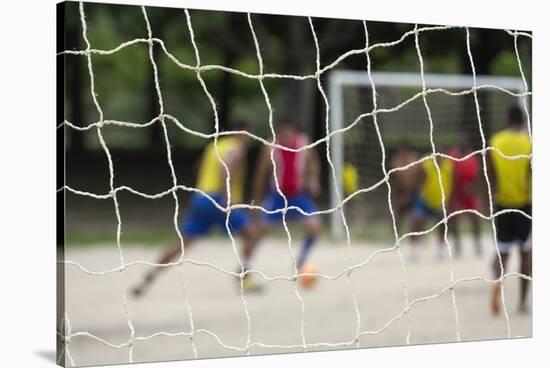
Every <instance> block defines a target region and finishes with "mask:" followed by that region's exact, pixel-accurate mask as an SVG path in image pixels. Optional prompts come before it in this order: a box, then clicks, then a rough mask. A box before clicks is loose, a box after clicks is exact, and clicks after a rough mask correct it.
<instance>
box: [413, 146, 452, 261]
mask: <svg viewBox="0 0 550 368" xmlns="http://www.w3.org/2000/svg"><path fill="white" fill-rule="evenodd" d="M437 163H438V166H439V170H440V172H441V184H442V186H443V192H442V191H441V184H440V182H439V175H438V173H437V169H436V166H435V163H434V160H433V159H430V160H426V161H424V162H423V163H422V171H421V173H420V183H421V184H420V189H419V191H418V193H417V195H416V198H415V200H414V203H413V210H412V231H413V232H419V231H422V230H423V227H424V224H425V223H426V221H427V220H429V219H430V218H433V219H436V220H438V221H439V220H441V219H442V218H443V209H442V203H443V196H444V198H445V206H447V204H448V203H449V199H450V198H451V194H452V190H453V167H454V165H453V161H452V160H449V159H447V158H442V157H440V156H438V157H437ZM444 230H445V229H444V227H443V226H439V229H438V232H439V244H438V248H437V256H438V258H440V259H441V258H443V256H444V254H445V248H444V243H443V235H444ZM417 241H418V237H412V238H411V242H412V244H411V245H412V247H411V254H410V256H411V258H412V260H415V259H416V257H417V255H416V252H417V249H416V247H417Z"/></svg>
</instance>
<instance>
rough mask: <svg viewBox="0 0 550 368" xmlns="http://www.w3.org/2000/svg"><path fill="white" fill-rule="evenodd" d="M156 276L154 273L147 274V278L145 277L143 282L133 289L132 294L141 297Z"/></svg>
mask: <svg viewBox="0 0 550 368" xmlns="http://www.w3.org/2000/svg"><path fill="white" fill-rule="evenodd" d="M154 278H155V277H154V275H153V273H148V274H147V275H146V276H145V279H143V282H142V283H141V284H139V285H138V286H136V287H134V288H133V289H132V296H133V297H134V298H139V297H141V296H143V294H145V291H146V290H147V288H148V286H149V285H151V283H152V282H153V279H154Z"/></svg>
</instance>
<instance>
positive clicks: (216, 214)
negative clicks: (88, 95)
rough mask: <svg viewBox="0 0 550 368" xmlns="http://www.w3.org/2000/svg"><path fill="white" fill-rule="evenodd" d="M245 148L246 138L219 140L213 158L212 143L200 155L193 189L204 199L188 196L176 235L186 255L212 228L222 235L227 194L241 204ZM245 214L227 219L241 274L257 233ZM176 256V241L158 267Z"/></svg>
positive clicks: (150, 277) (248, 283) (248, 284)
mask: <svg viewBox="0 0 550 368" xmlns="http://www.w3.org/2000/svg"><path fill="white" fill-rule="evenodd" d="M232 128H233V129H234V130H243V129H244V126H243V124H242V123H238V124H233V126H232ZM247 146H248V137H247V136H246V135H231V136H222V137H220V138H219V139H218V142H217V152H218V154H216V145H215V143H214V142H210V143H209V144H208V145H207V146H206V148H205V150H204V152H203V154H202V158H201V162H200V168H199V173H198V179H197V186H196V187H197V189H199V190H200V191H201V192H203V193H205V194H206V195H204V194H202V193H200V192H196V193H194V194H193V195H192V197H191V201H190V204H189V207H188V208H187V210H186V211H185V217H184V219H183V220H182V221H181V223H180V231H181V234H182V236H183V242H184V245H185V249H186V251H187V250H188V249H189V247H190V245H191V244H192V243H193V241H194V240H195V239H197V238H199V237H202V236H204V235H206V234H207V233H208V231H209V230H210V228H211V227H212V226H218V227H220V228H221V229H222V230H223V231H224V232H226V231H227V230H226V217H227V215H226V212H224V211H222V210H221V209H220V208H219V207H218V206H221V207H222V208H224V207H226V206H227V203H228V199H229V198H228V193H229V195H230V196H231V198H230V201H231V204H238V203H242V199H243V187H244V177H245V169H246V166H245V165H246V150H247ZM218 155H219V156H218ZM220 159H221V160H222V161H223V162H224V163H225V165H226V166H227V169H228V170H229V178H230V181H229V185H230V190H229V191H228V190H227V187H226V178H227V175H226V169H225V167H224V166H223V165H222V163H221V162H220ZM214 202H215V203H216V204H217V205H218V206H216V204H215V203H214ZM246 211H247V210H245V209H243V208H237V209H232V210H231V214H230V216H229V231H231V233H232V234H233V233H234V234H238V235H240V236H241V237H242V242H243V252H242V262H243V266H244V269H245V271H246V270H247V269H248V267H249V261H250V258H251V257H252V253H253V249H254V245H255V242H256V235H257V232H256V231H254V228H253V226H251V222H250V221H249V216H248V213H247V212H246ZM180 255H181V244H180V242H179V241H177V242H176V243H175V244H173V245H172V246H171V247H169V248H167V249H166V250H165V251H164V252H163V253H162V255H161V257H160V259H159V261H158V263H159V264H166V263H170V262H172V261H174V260H175V259H176V257H179V256H180ZM163 269H164V268H159V267H155V268H153V269H152V270H151V271H150V272H149V273H147V274H146V275H145V278H144V280H143V282H142V283H140V284H139V285H138V286H137V287H136V288H134V290H133V294H134V295H135V296H140V295H141V294H142V293H143V292H144V291H145V290H146V288H147V287H148V286H149V285H150V284H151V283H152V282H153V281H154V279H155V278H156V276H157V274H158V273H159V272H160V271H161V270H163ZM239 271H240V270H239ZM244 280H245V282H244V287H245V290H250V291H258V290H259V289H260V287H259V286H258V285H256V284H255V283H254V282H253V281H252V280H251V278H250V277H248V275H247V276H246V277H245V279H244Z"/></svg>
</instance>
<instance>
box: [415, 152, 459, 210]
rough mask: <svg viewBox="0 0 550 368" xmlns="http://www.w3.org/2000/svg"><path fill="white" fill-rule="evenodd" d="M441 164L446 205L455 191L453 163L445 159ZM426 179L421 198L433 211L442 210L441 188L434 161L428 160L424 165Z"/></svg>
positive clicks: (421, 189) (421, 190)
mask: <svg viewBox="0 0 550 368" xmlns="http://www.w3.org/2000/svg"><path fill="white" fill-rule="evenodd" d="M438 164H439V170H440V171H441V182H442V184H443V193H444V194H445V204H447V203H448V202H449V198H450V197H451V193H452V190H453V162H452V161H451V160H449V159H443V160H441V161H440V162H438ZM422 167H423V169H424V173H425V174H426V178H425V180H424V183H422V187H421V188H420V196H421V197H422V199H423V200H424V203H426V205H427V206H428V207H430V208H431V209H434V210H437V211H440V210H441V199H442V194H443V193H441V187H440V185H439V177H438V175H437V170H436V167H435V165H434V162H433V160H427V161H424V162H423V163H422Z"/></svg>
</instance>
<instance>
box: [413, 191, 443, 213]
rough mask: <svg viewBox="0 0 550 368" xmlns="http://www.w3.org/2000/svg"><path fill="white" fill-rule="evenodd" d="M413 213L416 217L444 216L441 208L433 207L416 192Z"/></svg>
mask: <svg viewBox="0 0 550 368" xmlns="http://www.w3.org/2000/svg"><path fill="white" fill-rule="evenodd" d="M412 214H413V216H416V217H423V218H425V217H433V218H437V219H439V218H443V211H441V208H438V209H433V208H431V207H430V206H428V204H427V203H426V202H425V201H424V200H423V199H422V197H421V196H420V195H419V194H416V196H415V198H414V201H413V205H412Z"/></svg>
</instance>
